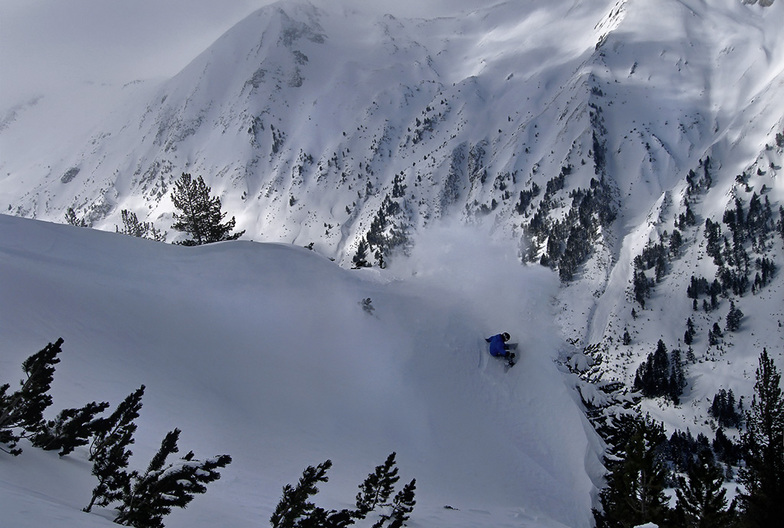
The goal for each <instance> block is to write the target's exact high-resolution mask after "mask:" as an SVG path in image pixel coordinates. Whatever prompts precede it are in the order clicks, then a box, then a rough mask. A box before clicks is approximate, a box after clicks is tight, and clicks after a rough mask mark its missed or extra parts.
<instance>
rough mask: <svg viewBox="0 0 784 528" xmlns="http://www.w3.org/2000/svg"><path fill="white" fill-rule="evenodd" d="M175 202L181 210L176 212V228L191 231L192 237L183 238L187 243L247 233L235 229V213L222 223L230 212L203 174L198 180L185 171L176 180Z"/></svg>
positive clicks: (228, 238)
mask: <svg viewBox="0 0 784 528" xmlns="http://www.w3.org/2000/svg"><path fill="white" fill-rule="evenodd" d="M172 203H174V207H175V208H177V210H178V211H179V212H178V213H174V219H175V220H176V222H175V223H174V224H173V225H172V229H175V230H177V231H183V232H185V233H188V234H189V235H190V236H191V238H189V239H187V240H185V241H184V242H181V244H182V245H185V246H200V245H202V244H210V243H212V242H221V241H223V240H236V239H238V238H239V237H241V236H242V235H243V233H245V231H240V232H237V233H233V234H232V233H231V231H232V230H233V229H234V226H235V224H236V220H235V219H234V217H233V216H232V217H231V220H229V221H227V222H225V223H222V222H223V219H224V217H225V216H226V213H224V212H222V211H221V201H220V198H218V197H214V198H213V197H212V196H210V188H209V187H208V186H207V184H205V183H204V180H203V179H202V177H201V176H199V177H198V178H197V179H196V180H194V179H192V177H191V175H190V174H188V173H185V172H183V173H182V176H180V179H179V180H177V181H176V182H174V191H172Z"/></svg>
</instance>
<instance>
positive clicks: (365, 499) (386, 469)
mask: <svg viewBox="0 0 784 528" xmlns="http://www.w3.org/2000/svg"><path fill="white" fill-rule="evenodd" d="M331 467H332V461H330V460H327V461H325V462H323V463H321V464H319V465H318V466H316V467H313V466H308V467H307V468H306V469H305V471H303V472H302V477H301V478H300V479H299V482H298V483H297V485H296V486H292V485H291V484H287V485H286V486H284V487H283V497H282V498H281V499H280V502H279V503H278V505H277V507H276V508H275V512H274V513H273V514H272V517H270V525H271V526H272V527H273V528H343V527H345V526H350V525H352V524H354V523H355V522H356V521H357V520H360V519H364V518H366V517H367V516H368V514H369V513H370V512H372V511H374V510H375V509H376V508H387V512H386V513H383V514H381V515H380V516H379V518H378V520H377V521H376V523H375V524H374V525H373V528H382V527H385V526H386V527H388V528H400V527H402V526H404V525H405V524H404V523H405V521H407V520H408V518H409V514H410V513H411V512H412V511H413V509H414V505H415V503H416V501H415V500H414V494H415V490H416V479H414V480H412V481H411V482H410V483H408V484H406V485H405V486H404V487H403V489H402V490H401V491H400V492H398V493H397V494H396V495H395V497H394V499H393V500H392V501H391V502H389V497H390V496H391V495H392V493H393V492H394V488H395V484H396V483H397V481H398V480H400V477H398V475H397V473H398V469H397V467H396V463H395V453H392V454H390V455H389V456H388V457H387V459H386V461H385V462H384V464H383V465H380V466H376V468H375V471H374V472H373V473H371V474H370V475H368V477H367V478H366V479H365V481H364V482H363V483H362V484H360V486H359V493H358V494H357V497H356V509H355V510H349V509H343V510H325V509H323V508H320V507H318V506H316V505H315V504H314V503H313V502H311V501H310V500H309V499H310V497H311V496H313V495H315V494H316V493H318V491H319V490H318V487H317V484H318V483H319V482H327V481H328V480H329V477H327V475H326V473H327V471H328V470H329V469H330V468H331Z"/></svg>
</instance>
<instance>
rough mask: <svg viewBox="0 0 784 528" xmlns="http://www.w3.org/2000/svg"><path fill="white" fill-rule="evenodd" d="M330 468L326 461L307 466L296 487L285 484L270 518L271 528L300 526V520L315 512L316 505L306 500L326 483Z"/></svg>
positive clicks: (328, 462) (330, 462) (330, 465)
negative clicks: (319, 486)
mask: <svg viewBox="0 0 784 528" xmlns="http://www.w3.org/2000/svg"><path fill="white" fill-rule="evenodd" d="M331 467H332V461H331V460H326V461H324V462H322V463H321V464H319V465H318V466H316V467H313V466H308V467H307V468H305V471H303V472H302V477H300V479H299V482H298V483H297V485H296V486H292V485H291V484H286V485H285V486H284V487H283V497H282V498H281V499H280V502H278V505H277V507H276V508H275V511H274V512H273V514H272V517H270V524H271V525H272V527H273V528H295V527H297V526H300V524H299V523H300V521H301V519H303V518H305V519H307V518H308V517H309V516H310V515H311V514H312V513H313V512H314V510H316V505H315V504H314V503H312V502H310V501H309V500H308V498H309V497H311V496H312V495H315V494H316V493H318V491H319V490H318V487H316V485H317V484H318V483H319V482H327V481H328V480H329V477H327V471H329V468H331Z"/></svg>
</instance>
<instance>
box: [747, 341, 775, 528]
mask: <svg viewBox="0 0 784 528" xmlns="http://www.w3.org/2000/svg"><path fill="white" fill-rule="evenodd" d="M742 444H743V458H744V460H745V462H746V465H745V466H744V467H742V468H741V469H740V470H739V471H738V481H739V482H740V483H741V484H743V486H744V488H745V489H744V491H742V492H741V493H740V494H739V496H738V498H739V500H740V507H741V511H742V512H743V521H744V523H745V524H744V526H751V527H759V528H762V527H766V526H777V525H778V524H779V523H780V521H781V519H784V396H782V393H781V374H780V373H779V372H778V370H777V369H776V365H775V364H774V363H773V360H772V359H771V358H770V356H768V351H767V349H763V350H762V354H760V357H759V367H758V368H757V371H756V383H755V384H754V396H753V398H752V400H751V408H750V409H749V411H748V412H747V413H746V431H745V432H744V433H743V435H742Z"/></svg>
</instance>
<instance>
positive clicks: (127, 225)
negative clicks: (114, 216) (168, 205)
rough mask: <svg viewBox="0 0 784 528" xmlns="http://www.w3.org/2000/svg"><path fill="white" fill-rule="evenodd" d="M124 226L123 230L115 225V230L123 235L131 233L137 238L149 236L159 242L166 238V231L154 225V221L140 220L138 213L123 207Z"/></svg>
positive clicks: (130, 234)
mask: <svg viewBox="0 0 784 528" xmlns="http://www.w3.org/2000/svg"><path fill="white" fill-rule="evenodd" d="M121 215H122V222H123V228H122V230H121V229H120V228H119V227H117V226H115V227H114V230H115V231H116V232H117V233H122V234H123V235H129V236H133V237H137V238H148V239H150V240H155V241H157V242H163V241H164V240H166V233H161V231H160V230H158V229H156V228H155V226H153V224H152V222H140V221H139V218H138V217H137V216H136V213H134V212H132V211H129V210H127V209H123V210H122V212H121Z"/></svg>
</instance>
